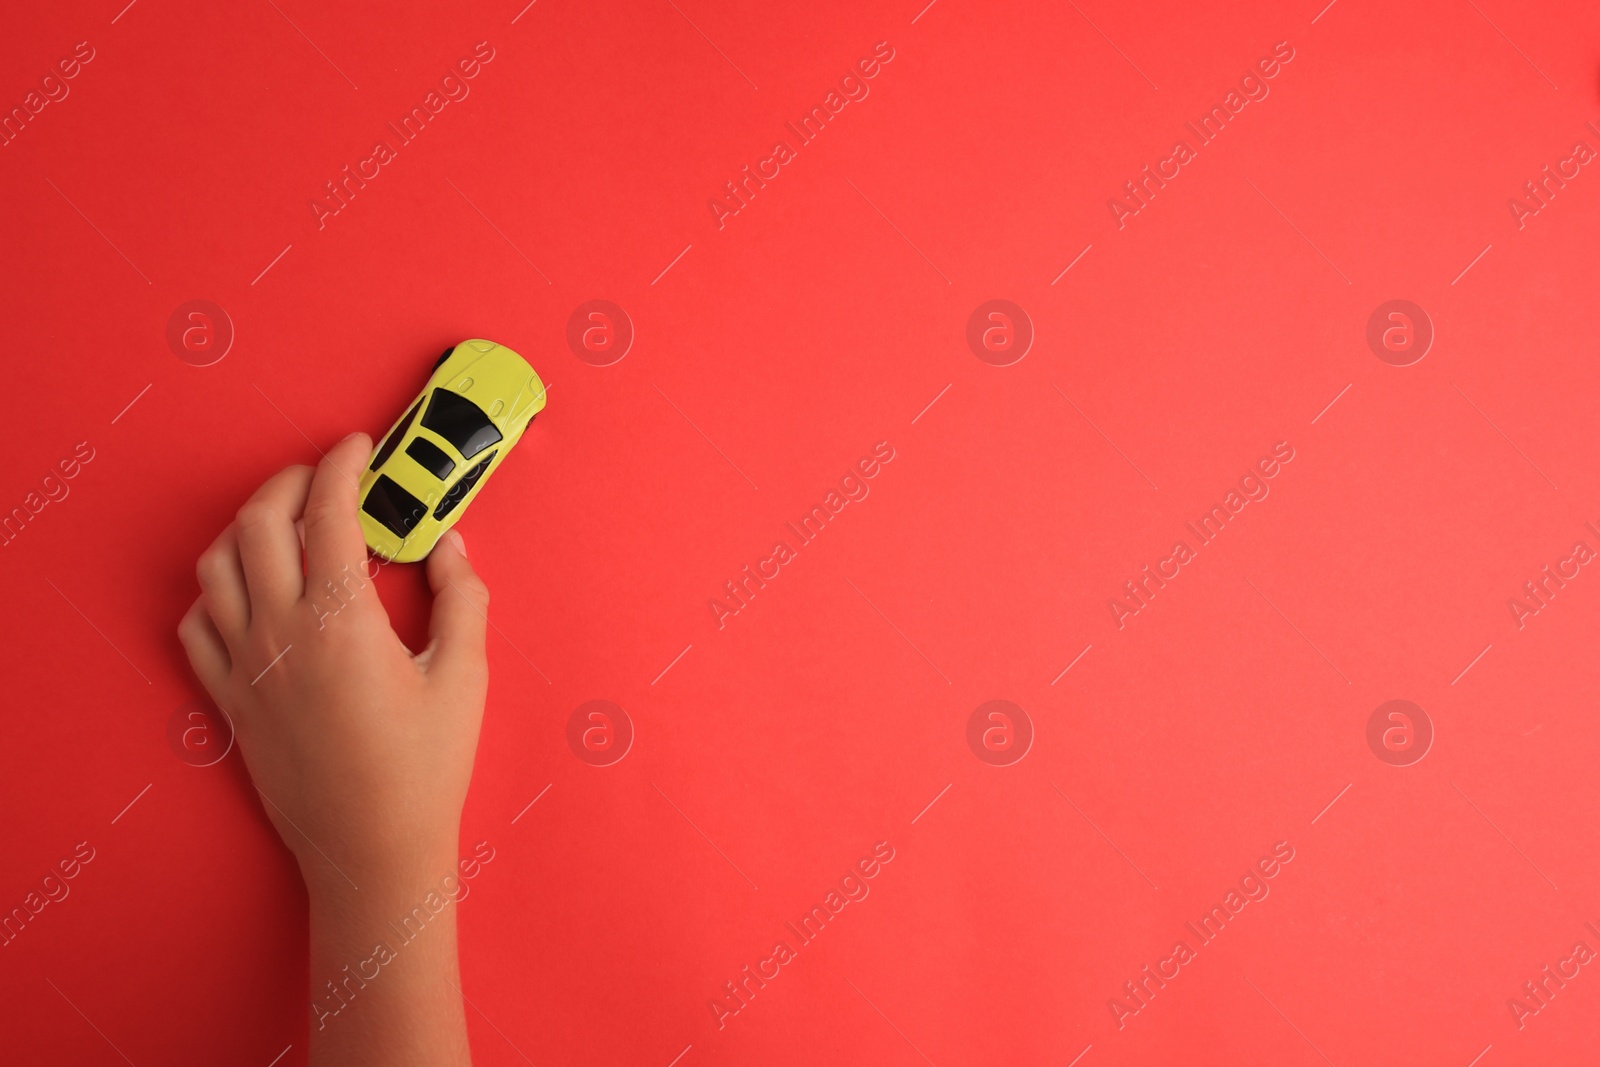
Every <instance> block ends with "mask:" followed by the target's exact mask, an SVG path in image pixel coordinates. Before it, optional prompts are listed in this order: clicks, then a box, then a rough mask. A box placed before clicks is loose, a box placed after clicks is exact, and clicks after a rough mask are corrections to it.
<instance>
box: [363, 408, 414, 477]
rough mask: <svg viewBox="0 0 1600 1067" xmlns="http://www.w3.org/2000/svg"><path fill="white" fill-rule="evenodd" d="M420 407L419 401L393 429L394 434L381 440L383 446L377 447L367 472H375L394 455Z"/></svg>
mask: <svg viewBox="0 0 1600 1067" xmlns="http://www.w3.org/2000/svg"><path fill="white" fill-rule="evenodd" d="M420 407H422V401H420V400H419V401H417V402H416V404H415V405H414V406H413V407H412V408H411V410H410V411H408V412H406V417H405V418H403V419H401V420H400V424H399V425H398V426H396V427H395V428H394V432H393V433H391V434H390V435H389V436H388V437H385V438H384V439H383V444H381V445H379V446H378V451H377V452H376V453H374V455H373V457H372V465H371V466H370V467H368V468H367V469H368V470H377V469H378V468H379V467H381V466H383V465H384V464H385V463H387V462H389V457H390V456H392V455H394V450H395V448H396V446H398V445H399V444H400V439H401V438H402V437H404V436H405V435H406V431H407V430H409V429H411V420H413V419H415V418H416V417H417V409H418V408H420Z"/></svg>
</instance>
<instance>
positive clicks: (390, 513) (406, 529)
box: [361, 474, 428, 537]
mask: <svg viewBox="0 0 1600 1067" xmlns="http://www.w3.org/2000/svg"><path fill="white" fill-rule="evenodd" d="M361 510H362V511H365V512H366V513H367V514H368V515H371V516H372V517H373V518H374V519H377V520H378V521H379V522H381V523H383V525H384V526H385V527H386V528H387V529H388V530H389V532H391V533H393V534H394V535H395V536H396V537H409V536H411V531H412V530H414V529H416V528H417V523H419V522H421V521H422V517H423V516H424V515H426V514H427V513H428V507H427V505H426V504H424V503H423V502H422V501H420V500H418V499H417V498H416V497H414V496H412V495H411V494H410V493H408V492H406V490H405V489H404V488H403V487H402V486H401V485H400V483H399V482H397V481H395V480H394V479H393V478H391V477H389V476H388V475H387V474H380V475H378V480H377V481H376V482H373V483H372V488H371V489H369V490H367V498H366V499H365V500H363V501H362V502H361Z"/></svg>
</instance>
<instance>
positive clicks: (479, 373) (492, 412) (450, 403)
mask: <svg viewBox="0 0 1600 1067" xmlns="http://www.w3.org/2000/svg"><path fill="white" fill-rule="evenodd" d="M544 404H545V387H544V382H542V381H541V380H540V379H539V375H538V373H537V372H535V371H534V369H533V368H532V367H530V366H529V365H528V362H527V361H526V360H524V359H523V358H522V357H521V356H519V355H517V353H515V352H513V351H511V349H509V348H506V347H505V346H504V345H499V344H495V343H494V342H493V341H485V340H482V339H475V340H471V341H462V342H461V343H460V344H458V345H456V346H454V347H453V348H450V349H448V350H447V351H446V352H445V353H444V354H443V355H442V356H440V357H439V361H438V362H437V363H435V364H434V368H433V374H432V376H430V377H429V379H428V384H427V385H426V386H425V387H424V388H423V390H422V392H421V393H420V394H419V395H418V396H417V399H416V401H415V402H414V403H412V404H411V405H410V407H409V408H407V410H406V413H405V414H404V415H402V416H401V417H400V420H399V421H398V422H396V423H395V424H394V426H393V427H391V428H390V430H389V432H388V434H386V435H385V436H384V438H383V441H382V443H380V444H379V445H378V447H377V448H375V449H374V450H373V453H372V461H371V462H370V463H369V464H368V466H367V470H366V471H365V473H363V474H362V476H361V484H360V496H361V511H360V518H361V530H362V533H363V534H365V536H366V540H367V547H368V548H370V549H372V551H374V552H376V553H377V554H378V555H380V556H382V557H384V558H385V559H389V560H393V561H395V562H399V563H407V562H411V561H413V560H419V559H422V558H423V557H424V556H426V555H427V554H428V553H429V552H430V551H431V550H432V549H433V546H434V543H435V542H437V541H438V540H439V538H440V537H441V536H443V535H444V532H445V531H446V530H448V529H449V528H450V527H451V526H453V525H455V523H456V520H457V519H459V518H461V515H462V513H463V512H465V511H466V510H467V505H468V504H470V503H472V500H473V498H474V497H475V496H477V495H478V492H479V490H481V489H482V488H483V485H484V483H485V482H487V481H488V480H489V475H491V474H493V473H494V472H495V470H496V469H497V468H498V467H499V466H500V464H501V463H502V462H504V461H505V458H506V453H508V452H510V451H511V447H512V446H513V445H515V444H516V443H517V441H518V440H519V439H521V437H522V431H523V430H524V429H526V428H527V425H528V423H530V422H532V421H533V417H534V416H535V415H537V414H538V413H539V412H540V411H542V410H544Z"/></svg>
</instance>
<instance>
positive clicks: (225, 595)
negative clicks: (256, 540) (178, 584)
mask: <svg viewBox="0 0 1600 1067" xmlns="http://www.w3.org/2000/svg"><path fill="white" fill-rule="evenodd" d="M194 573H195V577H196V578H198V579H199V580H200V591H201V593H203V594H204V595H205V601H206V607H207V608H209V609H210V614H211V620H212V622H214V623H215V624H216V628H217V630H218V632H219V633H221V634H222V637H223V639H224V640H225V641H227V642H228V647H229V648H230V649H231V648H237V647H239V645H240V643H241V642H242V641H243V640H244V635H245V631H246V630H247V629H249V626H250V595H249V593H248V592H246V589H245V581H244V565H243V564H242V563H240V562H239V530H238V527H237V526H236V525H233V524H231V523H230V524H229V526H228V528H227V529H226V530H223V531H222V532H221V533H220V534H218V535H217V539H216V540H215V541H213V542H211V547H210V548H208V549H206V550H205V551H204V552H202V553H200V559H199V561H198V562H196V563H195V565H194Z"/></svg>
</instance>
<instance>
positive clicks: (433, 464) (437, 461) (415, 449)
mask: <svg viewBox="0 0 1600 1067" xmlns="http://www.w3.org/2000/svg"><path fill="white" fill-rule="evenodd" d="M406 455H408V456H410V457H411V458H412V459H414V460H416V461H417V462H418V463H420V464H422V469H423V470H425V471H427V472H428V473H429V474H431V475H433V476H434V477H435V478H437V479H439V480H440V481H441V482H442V481H444V480H445V479H446V478H448V477H450V472H451V471H453V470H455V469H456V461H455V460H453V459H451V458H450V456H449V455H448V454H446V452H445V450H444V449H442V448H440V447H439V446H438V445H436V444H434V443H433V442H432V441H430V440H428V439H427V438H426V437H418V438H414V439H413V440H412V442H411V443H410V444H409V445H406Z"/></svg>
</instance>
